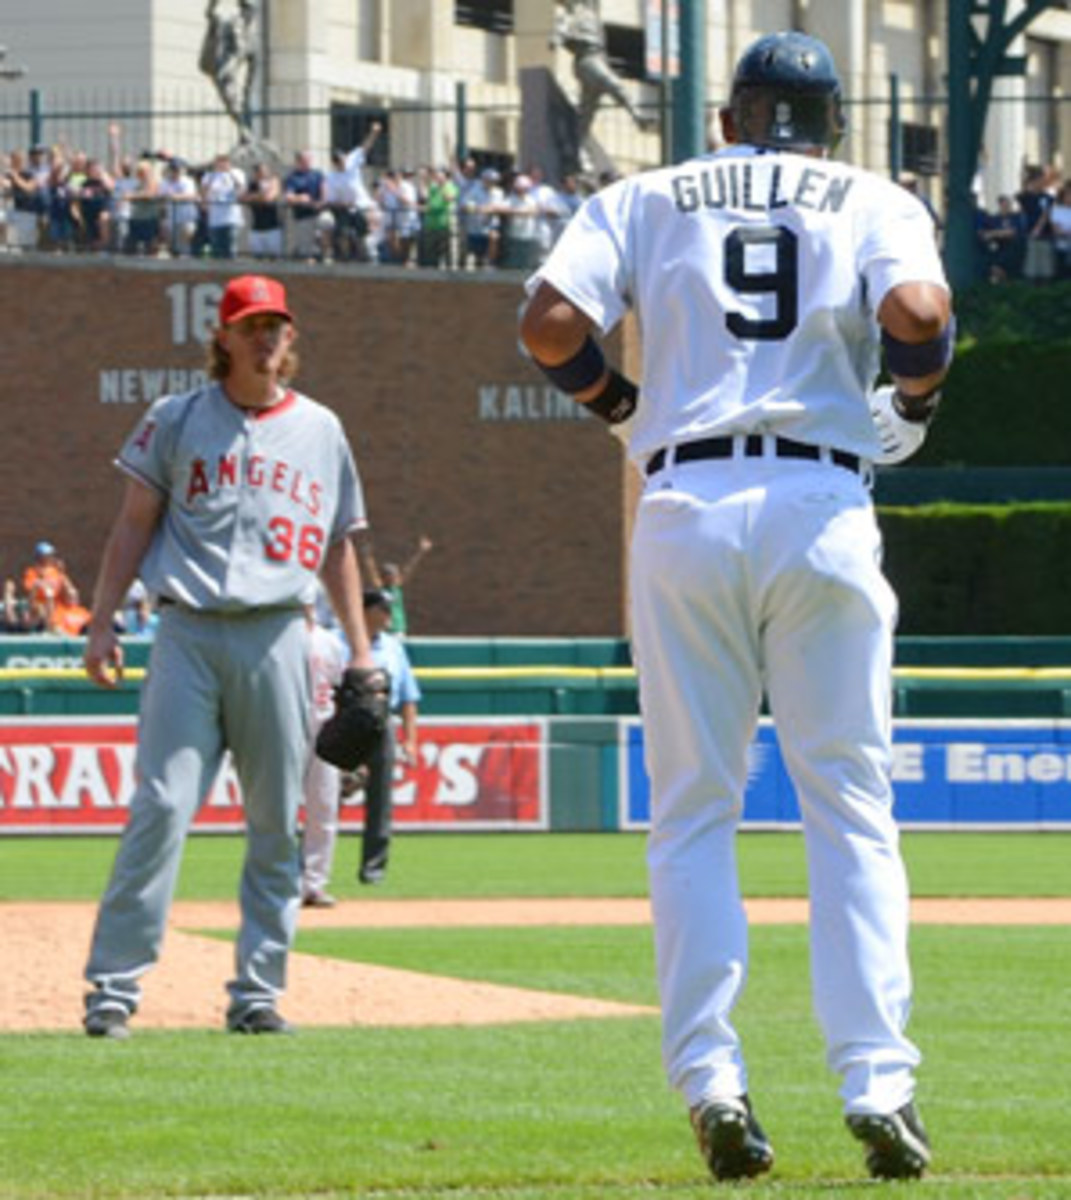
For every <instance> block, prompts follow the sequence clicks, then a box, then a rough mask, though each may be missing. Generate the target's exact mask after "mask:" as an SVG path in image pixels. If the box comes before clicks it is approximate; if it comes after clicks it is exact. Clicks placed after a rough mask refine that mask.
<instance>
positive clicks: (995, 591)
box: [878, 503, 1071, 636]
mask: <svg viewBox="0 0 1071 1200" xmlns="http://www.w3.org/2000/svg"><path fill="white" fill-rule="evenodd" d="M878 517H879V520H880V522H881V527H882V532H883V535H884V538H885V570H886V573H887V574H888V576H889V579H890V581H891V582H892V584H893V587H894V588H895V589H896V591H897V594H898V595H899V597H900V627H899V632H900V633H902V634H915V635H921V634H940V635H950V634H951V635H972V634H975V635H978V634H980V635H988V634H1004V635H1010V634H1016V635H1029V636H1051V635H1063V634H1069V633H1071V503H1067V504H1063V503H1060V504H1021V505H984V506H983V505H951V504H934V505H921V506H918V507H912V508H880V509H879V510H878Z"/></svg>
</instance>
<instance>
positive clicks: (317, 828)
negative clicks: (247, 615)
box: [301, 607, 349, 908]
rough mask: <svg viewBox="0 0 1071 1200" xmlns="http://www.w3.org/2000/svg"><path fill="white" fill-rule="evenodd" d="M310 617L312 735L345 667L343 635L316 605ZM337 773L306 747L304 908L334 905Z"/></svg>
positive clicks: (331, 708)
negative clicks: (320, 614) (331, 626)
mask: <svg viewBox="0 0 1071 1200" xmlns="http://www.w3.org/2000/svg"><path fill="white" fill-rule="evenodd" d="M307 617H308V621H309V684H310V687H311V689H312V723H313V728H312V737H313V741H315V738H316V734H317V733H318V732H319V731H320V726H321V725H323V723H324V721H326V720H327V719H328V717H330V716H331V714H332V713H333V712H334V711H335V702H334V689H335V687H336V686H337V684H338V682H339V680H340V679H341V678H342V672H343V671H344V670H345V669H346V662H347V659H348V658H349V655H348V653H347V651H346V647H345V645H344V643H343V641H342V639H341V638H340V637H339V636H338V634H337V633H335V632H334V631H333V630H331V629H327V628H325V627H324V626H323V625H320V624H319V623H318V622H317V620H316V616H315V608H314V607H310V609H309V612H308V613H307ZM341 787H342V775H341V772H340V771H339V770H338V768H337V767H333V766H332V765H331V764H330V763H328V762H324V760H323V759H322V758H320V757H319V755H317V754H316V753H314V751H313V747H312V746H311V745H310V747H309V756H308V762H307V763H306V766H305V790H304V795H305V834H304V840H303V842H302V847H301V848H302V874H301V903H302V904H303V905H304V906H305V907H306V908H333V907H334V905H335V898H334V896H332V895H331V893H330V892H329V891H328V890H327V884H328V881H329V880H330V878H331V869H332V867H333V866H334V861H335V842H336V839H337V836H338V804H339V795H340V790H341Z"/></svg>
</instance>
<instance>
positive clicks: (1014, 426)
mask: <svg viewBox="0 0 1071 1200" xmlns="http://www.w3.org/2000/svg"><path fill="white" fill-rule="evenodd" d="M1068 328H1069V329H1071V324H1069V326H1068ZM1069 384H1071V338H1069V339H1068V340H1066V341H1063V342H976V343H974V344H973V345H971V344H967V345H964V346H962V347H961V348H960V349H959V350H958V351H957V354H956V360H955V362H954V364H953V367H952V370H951V371H950V372H949V376H948V382H947V384H946V385H945V398H944V403H943V404H942V407H941V411H940V413H939V414H938V416H937V419H936V420H935V421H934V423H933V428H932V429H931V430H930V434H929V437H928V438H927V439H926V444H925V445H924V446H923V448H922V450H921V452H920V453H919V454H917V455H916V456H915V457H914V458H912V459H911V462H910V466H912V467H947V466H961V465H965V464H966V465H970V466H974V467H985V466H994V467H1023V466H1035V467H1046V466H1048V467H1067V466H1069V465H1071V454H1069V448H1071V395H1069V391H1071V387H1069Z"/></svg>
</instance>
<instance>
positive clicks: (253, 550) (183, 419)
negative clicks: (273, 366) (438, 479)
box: [116, 383, 365, 612]
mask: <svg viewBox="0 0 1071 1200" xmlns="http://www.w3.org/2000/svg"><path fill="white" fill-rule="evenodd" d="M116 461H117V465H118V466H119V467H120V468H121V469H122V470H123V471H125V472H127V473H128V474H130V475H131V476H133V477H134V478H135V479H138V480H140V481H141V482H142V483H144V484H146V485H148V486H149V487H151V488H154V489H155V490H156V491H158V492H160V493H162V494H163V495H164V496H165V497H166V498H167V507H166V509H165V512H164V516H163V519H162V520H161V522H160V525H159V527H158V528H157V531H156V533H155V535H154V537H153V540H152V543H151V545H150V547H149V550H148V553H147V554H146V556H145V560H144V563H143V565H142V571H141V574H142V578H143V579H144V581H145V583H146V585H147V586H148V587H149V589H150V590H151V591H153V592H155V593H156V594H157V595H160V596H165V597H169V598H170V599H172V600H176V601H179V602H180V603H182V604H185V605H187V606H188V607H190V608H193V609H198V610H202V611H212V612H226V611H230V610H238V609H243V608H250V607H273V606H287V605H294V606H297V605H300V604H306V603H311V602H312V601H313V600H314V599H315V595H316V576H317V575H318V574H319V571H320V568H321V566H322V563H323V557H324V554H325V552H326V550H327V547H328V546H329V545H330V544H331V543H332V542H334V541H336V540H337V539H339V538H341V537H343V536H345V535H346V534H347V533H348V532H350V531H351V530H353V529H357V528H360V527H361V526H362V525H364V524H365V509H364V498H363V494H362V491H361V483H360V479H359V477H358V474H357V468H356V466H355V464H354V461H353V456H352V454H351V452H350V449H349V445H348V443H347V441H346V437H345V434H344V433H343V430H342V426H341V423H340V422H339V420H338V418H337V417H336V416H335V415H334V413H332V412H331V411H330V410H329V409H327V408H325V407H324V406H323V405H321V404H318V403H317V402H316V401H314V400H312V399H310V398H309V397H308V396H304V395H301V394H300V393H298V392H295V391H290V392H288V393H287V395H286V397H285V399H283V400H282V401H280V402H279V403H278V404H276V405H275V406H274V407H272V408H269V409H264V410H250V411H245V410H243V409H241V408H239V407H238V406H236V405H235V404H232V403H231V401H230V400H228V399H227V397H226V395H225V394H224V392H223V389H222V388H221V387H220V386H219V384H216V383H211V384H208V385H207V386H205V387H201V388H197V389H196V390H194V391H192V392H186V393H183V394H181V395H175V396H165V397H163V398H161V399H160V400H158V401H157V402H156V403H155V404H153V406H152V407H151V408H150V409H149V411H148V412H147V413H146V414H145V416H144V418H143V419H142V420H141V421H140V423H139V424H138V426H137V428H136V429H135V430H134V432H133V433H132V434H131V436H130V437H129V438H128V439H127V442H126V444H125V445H124V447H123V449H122V451H121V452H120V454H119V457H118V459H117V460H116Z"/></svg>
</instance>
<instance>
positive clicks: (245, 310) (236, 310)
mask: <svg viewBox="0 0 1071 1200" xmlns="http://www.w3.org/2000/svg"><path fill="white" fill-rule="evenodd" d="M254 313H277V314H278V315H279V316H280V317H286V319H287V320H288V321H293V319H294V318H293V317H292V316H291V315H290V310H289V309H288V308H287V307H286V288H284V287H283V285H282V284H281V283H280V282H279V281H278V280H277V279H269V278H268V277H267V276H266V275H239V276H238V277H237V278H236V279H232V280H231V281H230V283H228V284H227V286H226V288H225V289H224V292H223V299H222V300H221V301H220V302H219V323H220V324H221V325H232V324H233V323H234V322H235V321H240V320H241V319H242V318H243V317H250V316H252V315H253V314H254Z"/></svg>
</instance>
